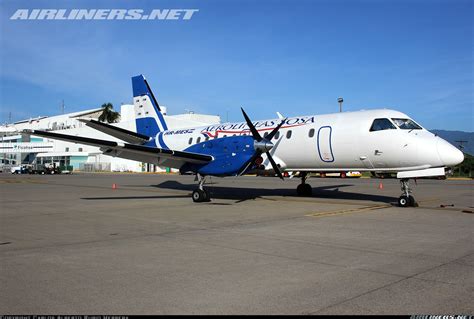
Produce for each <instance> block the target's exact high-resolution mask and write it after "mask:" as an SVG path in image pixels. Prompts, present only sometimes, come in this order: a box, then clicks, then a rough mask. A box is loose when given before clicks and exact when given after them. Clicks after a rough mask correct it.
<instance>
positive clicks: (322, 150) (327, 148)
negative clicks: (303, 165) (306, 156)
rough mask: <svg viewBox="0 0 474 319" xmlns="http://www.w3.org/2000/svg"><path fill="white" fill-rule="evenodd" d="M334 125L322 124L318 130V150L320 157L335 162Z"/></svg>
mask: <svg viewBox="0 0 474 319" xmlns="http://www.w3.org/2000/svg"><path fill="white" fill-rule="evenodd" d="M331 135H332V127H330V126H322V127H320V128H319V131H318V152H319V158H320V159H321V161H323V162H325V163H332V162H334V154H333V152H332V144H331Z"/></svg>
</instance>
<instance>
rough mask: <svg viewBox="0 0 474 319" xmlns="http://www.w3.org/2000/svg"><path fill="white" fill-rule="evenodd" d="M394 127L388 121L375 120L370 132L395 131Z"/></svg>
mask: <svg viewBox="0 0 474 319" xmlns="http://www.w3.org/2000/svg"><path fill="white" fill-rule="evenodd" d="M395 129H396V127H395V125H393V124H392V122H390V120H389V119H375V120H374V122H373V123H372V126H371V127H370V131H371V132H374V131H383V130H395Z"/></svg>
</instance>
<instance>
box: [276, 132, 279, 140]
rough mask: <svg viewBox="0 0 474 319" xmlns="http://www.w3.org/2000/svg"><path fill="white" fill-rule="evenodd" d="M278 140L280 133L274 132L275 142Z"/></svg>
mask: <svg viewBox="0 0 474 319" xmlns="http://www.w3.org/2000/svg"><path fill="white" fill-rule="evenodd" d="M278 138H280V132H276V134H275V139H276V140H277V139H278Z"/></svg>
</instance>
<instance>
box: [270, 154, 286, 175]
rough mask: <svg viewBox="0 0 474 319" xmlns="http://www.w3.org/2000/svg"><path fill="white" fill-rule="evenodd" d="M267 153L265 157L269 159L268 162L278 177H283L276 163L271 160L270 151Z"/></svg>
mask: <svg viewBox="0 0 474 319" xmlns="http://www.w3.org/2000/svg"><path fill="white" fill-rule="evenodd" d="M266 154H267V157H268V160H269V161H270V163H271V164H272V167H273V170H274V171H275V173H276V174H277V175H278V177H280V178H281V179H283V175H282V174H281V172H280V168H279V167H278V165H277V164H276V163H275V161H274V160H273V157H272V156H271V155H270V152H266Z"/></svg>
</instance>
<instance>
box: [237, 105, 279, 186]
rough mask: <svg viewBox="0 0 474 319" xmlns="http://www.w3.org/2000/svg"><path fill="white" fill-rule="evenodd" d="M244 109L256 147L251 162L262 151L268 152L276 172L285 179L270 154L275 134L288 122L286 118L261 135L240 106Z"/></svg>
mask: <svg viewBox="0 0 474 319" xmlns="http://www.w3.org/2000/svg"><path fill="white" fill-rule="evenodd" d="M240 109H241V110H242V114H243V115H244V118H245V122H247V126H248V127H249V129H250V132H252V137H253V139H254V143H253V147H254V148H255V151H256V152H255V155H254V156H253V158H252V160H251V162H250V163H252V162H253V161H254V160H255V159H256V158H257V157H259V156H260V155H261V154H262V153H265V154H267V157H268V160H269V161H270V164H271V165H272V167H273V170H274V171H275V173H276V174H277V175H278V177H280V178H281V179H283V175H282V174H281V171H280V168H279V167H278V165H277V164H276V163H275V161H274V160H273V157H272V156H271V155H270V150H271V149H272V148H273V146H274V145H273V143H272V138H273V137H274V136H275V134H276V133H277V132H278V130H279V129H280V127H281V126H282V125H283V124H284V123H285V122H286V118H285V119H283V120H282V121H281V123H280V124H278V125H277V127H275V128H274V129H273V131H271V132H270V134H268V135H267V136H266V137H262V136H260V133H258V131H257V129H256V128H255V126H254V125H253V123H252V121H250V119H249V117H248V116H247V114H246V113H245V111H244V109H243V108H240Z"/></svg>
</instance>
